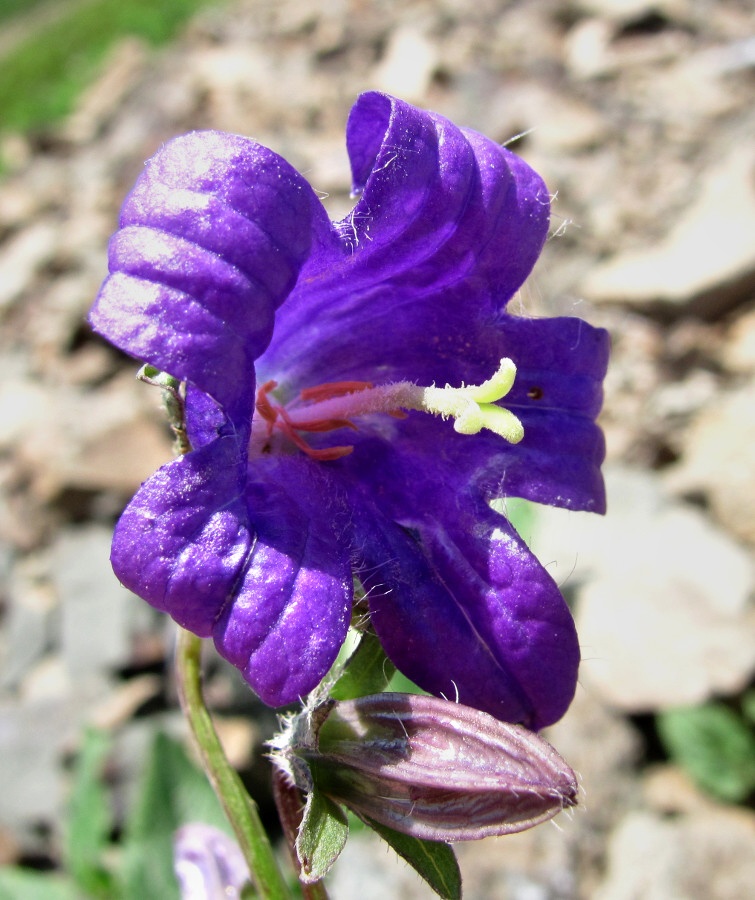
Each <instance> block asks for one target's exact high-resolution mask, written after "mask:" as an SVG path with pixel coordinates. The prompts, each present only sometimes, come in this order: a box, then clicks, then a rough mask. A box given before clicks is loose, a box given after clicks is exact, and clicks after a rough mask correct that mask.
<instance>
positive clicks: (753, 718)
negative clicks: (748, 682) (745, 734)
mask: <svg viewBox="0 0 755 900" xmlns="http://www.w3.org/2000/svg"><path fill="white" fill-rule="evenodd" d="M742 715H743V716H744V717H745V719H746V720H747V721H748V722H749V723H750V724H751V725H755V690H750V691H745V694H744V696H743V697H742Z"/></svg>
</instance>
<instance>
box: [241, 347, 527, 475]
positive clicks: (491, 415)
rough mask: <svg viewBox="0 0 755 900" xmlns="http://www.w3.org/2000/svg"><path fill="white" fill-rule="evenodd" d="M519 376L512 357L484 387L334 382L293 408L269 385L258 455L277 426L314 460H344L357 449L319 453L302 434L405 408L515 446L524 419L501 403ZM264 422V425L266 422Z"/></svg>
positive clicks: (260, 403)
mask: <svg viewBox="0 0 755 900" xmlns="http://www.w3.org/2000/svg"><path fill="white" fill-rule="evenodd" d="M515 377H516V366H515V365H514V363H513V362H512V361H511V360H510V359H502V360H501V362H500V365H499V367H498V370H497V371H496V372H495V374H494V375H493V376H492V377H491V378H488V379H487V381H483V382H482V384H478V385H468V386H467V385H463V384H462V386H461V387H458V388H454V387H451V386H450V385H446V387H444V388H438V387H435V386H433V387H420V386H418V385H416V384H412V383H411V382H408V381H400V382H395V383H393V384H384V385H378V386H377V387H374V386H373V385H372V384H371V383H370V382H366V381H334V382H328V383H326V384H321V385H317V386H315V387H312V388H306V389H305V390H303V391H302V392H301V394H300V402H303V404H304V405H301V406H299V405H295V406H294V408H293V409H286V408H285V407H283V406H279V405H278V404H274V403H273V402H272V401H271V399H270V397H269V394H270V392H271V391H272V390H274V389H275V388H276V387H277V384H276V382H275V381H268V382H265V384H263V385H262V386H261V387H260V389H259V393H258V395H257V404H256V406H257V411H258V412H259V414H260V418H261V419H262V420H263V421H264V423H265V426H264V431H265V432H266V433H265V435H264V436H263V435H262V434H261V433H260V432H261V429H260V428H259V427H258V428H254V423H252V424H253V438H252V443H253V444H255V445H256V448H257V452H265V451H266V450H269V449H270V439H271V438H272V435H273V432H274V430H275V429H276V428H277V429H278V430H279V431H280V432H281V433H282V434H283V435H285V436H286V438H288V440H289V441H291V443H292V444H293V445H294V446H295V447H297V448H298V449H300V450H301V451H302V452H304V453H306V454H307V455H308V456H311V457H312V458H313V459H319V460H332V459H339V458H341V457H343V456H346V455H347V454H349V453H351V451H352V450H353V447H351V446H349V445H343V446H341V445H339V446H337V447H326V448H323V449H316V448H314V447H310V445H309V444H308V443H307V442H306V441H305V440H304V438H303V437H302V436H301V435H300V434H299V432H300V431H306V432H313V433H324V432H328V431H335V430H337V429H339V428H353V429H355V430H356V429H357V426H356V425H355V424H354V422H352V421H351V420H352V418H353V417H356V416H364V415H370V414H374V413H387V414H388V415H391V416H394V417H396V418H404V417H405V416H406V413H405V412H404V410H419V411H421V412H429V413H432V414H434V415H439V416H442V417H443V418H444V419H447V418H448V417H449V416H450V417H451V418H453V419H454V430H455V431H456V432H457V433H459V434H477V433H478V432H479V431H481V430H482V429H483V428H487V429H488V430H490V431H492V432H494V433H495V434H497V435H499V436H500V437H502V438H504V439H505V440H507V441H509V442H510V443H512V444H517V443H519V441H521V440H522V438H523V437H524V428H523V426H522V423H521V422H520V421H519V419H518V418H517V417H516V416H515V415H514V413H512V412H511V410H509V409H506V408H505V407H502V406H498V405H497V401H498V400H501V399H502V398H503V397H505V396H506V395H507V394H508V393H509V391H510V390H511V387H512V385H513V384H514V378H515ZM260 424H262V423H260Z"/></svg>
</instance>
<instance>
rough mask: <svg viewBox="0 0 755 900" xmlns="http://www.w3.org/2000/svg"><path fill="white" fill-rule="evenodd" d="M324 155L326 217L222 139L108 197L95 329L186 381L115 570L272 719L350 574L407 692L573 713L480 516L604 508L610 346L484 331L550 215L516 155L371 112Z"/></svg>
mask: <svg viewBox="0 0 755 900" xmlns="http://www.w3.org/2000/svg"><path fill="white" fill-rule="evenodd" d="M347 146H348V150H349V154H350V158H351V167H352V177H353V186H354V193H355V195H356V196H357V198H358V199H357V200H356V204H355V206H354V208H353V210H352V211H351V212H350V213H349V215H348V216H347V217H346V218H345V219H343V220H342V221H339V222H335V223H333V222H331V221H330V220H329V219H328V216H327V214H326V212H325V210H324V208H323V205H322V203H321V201H320V199H319V198H318V196H317V194H316V192H315V191H314V190H313V189H312V188H311V187H310V185H309V184H308V183H307V182H306V181H305V179H304V178H303V177H302V176H301V175H300V174H299V173H298V172H296V171H295V170H294V169H293V168H292V167H291V166H290V165H288V164H287V163H286V162H285V161H284V160H283V159H281V157H280V156H278V155H277V154H275V153H273V152H272V151H271V150H268V149H267V148H265V147H262V146H260V145H259V144H257V143H255V142H254V141H252V140H250V139H247V138H244V137H239V136H236V135H231V134H223V133H218V132H198V133H193V134H188V135H185V136H183V137H179V138H176V139H175V140H173V141H171V142H169V143H168V144H166V145H165V146H164V147H162V149H161V150H160V151H159V152H158V153H157V154H156V156H155V157H154V158H153V159H151V160H150V161H149V162H148V163H147V166H146V168H145V170H144V172H143V173H142V175H141V176H140V178H139V179H138V181H137V183H136V186H135V187H134V189H133V190H132V192H131V194H130V195H129V197H128V198H127V200H126V201H125V204H124V207H123V211H122V215H121V222H120V230H119V231H118V232H117V233H116V234H115V235H114V237H113V238H112V241H111V244H110V271H111V274H110V276H109V278H108V279H107V280H106V281H105V283H104V285H103V287H102V289H101V291H100V293H99V296H98V298H97V301H96V303H95V306H94V308H93V310H92V313H91V322H92V325H93V327H94V329H95V330H96V331H98V332H100V333H101V334H103V335H104V336H106V337H107V338H108V339H109V340H110V341H112V342H113V343H114V344H116V345H117V346H118V347H120V348H121V349H122V350H124V351H125V352H127V353H129V354H131V355H132V356H134V357H137V358H138V359H141V360H143V361H145V362H147V363H149V364H150V365H152V366H154V367H156V368H158V369H160V370H163V371H165V372H168V373H170V375H172V376H174V377H175V378H177V379H180V380H181V381H183V382H185V383H186V385H187V387H186V425H187V430H188V437H189V440H190V443H191V446H192V448H193V449H192V450H191V452H189V453H187V454H186V455H184V456H182V457H181V458H179V459H176V460H174V461H172V462H169V463H168V464H166V465H165V466H163V467H162V468H161V469H160V470H159V471H158V472H156V473H155V475H154V476H153V477H152V478H150V479H149V480H148V481H147V482H146V483H145V484H144V485H143V486H142V488H141V489H140V491H139V492H138V493H137V494H136V496H135V497H134V499H133V500H132V502H131V504H130V505H129V506H128V507H127V509H126V511H125V512H124V514H123V516H122V518H121V519H120V522H119V524H118V526H117V529H116V533H115V537H114V543H113V553H112V561H113V565H114V568H115V571H116V573H117V575H118V577H119V578H120V579H121V581H122V582H123V583H124V584H125V585H126V586H127V587H129V588H131V590H133V591H135V592H136V593H137V594H139V595H140V596H142V597H143V598H144V599H146V600H147V601H148V602H150V603H151V604H152V605H153V606H155V607H157V608H158V609H161V610H165V611H166V612H168V613H170V614H171V615H172V616H173V618H174V619H175V620H176V621H177V622H178V623H179V624H181V625H182V626H184V627H185V628H188V629H190V630H191V631H193V632H195V633H196V634H199V635H201V636H204V637H210V636H211V637H212V638H213V639H214V641H215V644H216V646H217V647H218V650H219V651H220V653H221V654H222V655H223V656H225V657H226V658H227V659H228V660H230V662H231V663H233V664H234V665H235V666H237V667H238V668H239V669H240V670H241V672H242V673H243V675H244V677H245V678H246V679H247V680H248V682H249V683H250V684H251V685H252V687H253V688H254V689H255V690H256V691H257V693H258V694H259V695H260V697H261V698H262V699H263V700H265V701H266V702H267V703H268V704H270V705H273V706H277V705H283V704H287V703H289V702H291V701H294V700H296V699H297V698H298V697H300V696H303V695H304V694H306V693H307V692H308V691H310V690H311V689H312V688H313V687H314V686H315V685H316V684H317V683H318V681H319V680H320V679H321V678H322V676H323V675H324V674H325V673H326V672H327V670H328V668H329V667H330V666H331V664H332V663H333V661H334V659H335V657H336V654H337V653H338V650H339V647H340V646H341V644H342V642H343V639H344V635H345V634H346V630H347V627H348V624H349V619H350V614H351V606H352V599H353V590H354V578H355V577H356V578H357V579H358V581H359V582H360V583H361V585H362V586H363V588H364V590H365V591H366V594H367V600H368V603H369V609H370V616H371V619H372V622H373V624H374V627H375V629H376V631H377V633H378V635H379V637H380V639H381V641H382V643H383V646H384V647H385V650H386V652H387V653H388V655H389V656H390V658H391V659H392V660H393V662H394V663H395V664H396V665H397V666H398V667H399V669H401V670H402V671H403V672H404V673H405V674H406V675H407V676H408V677H409V678H411V679H413V680H414V681H415V682H416V683H418V684H419V685H420V686H422V687H423V688H425V689H426V690H428V691H430V692H432V693H434V694H438V695H445V696H449V697H458V699H460V700H461V702H463V703H465V704H467V705H470V706H473V707H477V708H479V709H483V710H486V711H488V712H489V713H491V714H492V715H494V716H496V717H498V718H500V719H505V720H508V721H512V722H522V723H525V724H527V725H528V726H530V727H533V728H540V727H541V726H543V725H545V724H547V723H549V722H552V721H554V720H555V719H557V718H559V717H560V716H561V715H562V713H563V712H564V710H565V709H566V707H567V706H568V704H569V702H570V700H571V698H572V695H573V692H574V687H575V683H576V675H577V667H578V663H579V648H578V644H577V639H576V634H575V630H574V626H573V623H572V619H571V616H570V614H569V611H568V609H567V607H566V605H565V603H564V601H563V599H562V597H561V595H560V593H559V591H558V588H557V587H556V585H555V584H554V582H553V580H552V579H551V577H550V576H549V575H548V573H547V572H546V571H545V570H544V569H543V567H542V566H541V565H540V563H539V562H538V561H537V560H536V559H535V557H534V556H533V555H532V554H531V553H530V551H529V550H528V549H527V547H526V545H525V544H524V542H523V541H522V540H521V539H520V537H519V536H518V535H517V534H516V532H515V531H514V530H513V528H512V527H511V525H510V524H509V522H508V521H507V520H506V518H504V517H503V516H502V515H500V514H498V513H497V512H494V511H493V509H491V506H490V501H491V500H493V499H494V498H502V497H508V496H514V497H524V498H527V499H530V500H534V501H538V502H541V503H548V504H554V505H558V506H562V507H567V508H569V509H581V510H593V511H602V509H603V506H604V494H603V483H602V478H601V474H600V464H601V462H602V459H603V455H604V445H603V439H602V435H601V433H600V431H599V429H598V428H597V426H596V424H595V421H594V420H595V416H596V415H597V413H598V410H599V408H600V405H601V397H602V394H601V383H602V379H603V375H604V373H605V368H606V363H607V355H608V340H607V335H606V333H605V332H604V331H602V330H600V329H595V328H592V327H590V326H589V325H587V324H586V323H585V322H583V321H581V320H580V319H576V318H554V319H528V318H522V317H517V316H513V315H510V314H509V313H507V312H506V304H507V302H508V301H509V300H510V299H511V297H512V295H513V294H514V293H515V292H516V291H517V290H518V289H519V287H520V286H521V284H522V282H523V281H524V279H525V278H526V277H527V275H528V274H529V272H530V270H531V268H532V266H533V264H534V263H535V260H536V259H537V257H538V254H539V253H540V250H541V247H542V245H543V242H544V240H545V237H546V233H547V228H548V221H549V206H550V198H549V195H548V192H547V190H546V188H545V186H544V185H543V183H542V181H541V179H540V178H539V177H538V176H537V175H536V174H535V173H534V172H533V171H532V170H531V169H530V168H529V166H527V165H526V164H525V163H524V162H523V161H522V160H521V159H519V158H518V157H517V156H515V155H514V154H513V153H511V152H509V151H508V150H506V149H505V148H502V147H501V146H500V145H498V144H496V143H495V142H493V141H490V140H488V139H486V138H485V137H483V136H482V135H480V134H478V133H476V132H473V131H469V130H466V129H463V128H458V127H456V126H455V125H453V124H452V123H451V122H449V121H448V120H446V119H444V118H442V117H441V116H438V115H435V114H432V113H429V112H425V111H422V110H419V109H416V108H414V107H412V106H409V105H408V104H406V103H403V102H401V101H399V100H396V99H393V98H391V97H388V96H385V95H383V94H378V93H369V94H364V95H363V96H361V97H360V98H359V99H358V100H357V102H356V104H355V106H354V108H353V110H352V112H351V115H350V118H349V122H348V127H347ZM512 360H513V364H512V362H511V361H512ZM446 385H450V386H451V388H450V389H449V390H448V391H445V390H444V386H446ZM452 419H453V421H452Z"/></svg>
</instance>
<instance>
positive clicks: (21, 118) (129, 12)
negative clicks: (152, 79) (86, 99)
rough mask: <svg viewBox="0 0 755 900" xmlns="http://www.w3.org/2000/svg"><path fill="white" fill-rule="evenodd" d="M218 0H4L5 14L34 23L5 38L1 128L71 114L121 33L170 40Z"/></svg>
mask: <svg viewBox="0 0 755 900" xmlns="http://www.w3.org/2000/svg"><path fill="white" fill-rule="evenodd" d="M210 2H212V0H171V2H170V3H159V2H158V3H156V2H154V0H79V2H75V0H68V2H67V3H58V4H56V3H54V2H50V0H48V2H47V3H44V4H42V3H40V0H0V21H3V22H6V23H7V24H8V25H18V24H23V22H24V19H26V21H27V23H28V26H29V27H28V30H26V33H25V36H23V37H20V38H19V40H18V41H17V42H14V44H13V45H12V46H10V47H7V46H6V47H4V48H3V47H2V44H0V51H2V52H0V130H2V131H22V132H26V131H29V130H33V129H35V128H40V127H43V126H46V125H48V124H49V123H51V122H54V121H55V120H57V119H60V118H61V117H62V116H65V115H66V114H67V113H68V112H70V111H71V109H72V108H73V105H74V103H75V101H76V98H77V97H78V95H79V94H80V93H81V91H82V90H83V89H84V88H85V87H86V85H87V84H88V83H89V82H90V81H91V80H92V78H93V77H95V75H96V74H97V71H98V67H99V66H100V64H101V63H102V60H103V58H104V57H105V55H106V53H107V51H108V49H109V48H110V47H111V46H112V45H113V43H114V42H115V41H116V40H117V39H118V38H120V37H123V36H125V35H134V36H136V37H139V38H141V39H142V40H144V41H146V42H147V43H148V44H150V45H153V46H155V45H158V44H161V43H164V42H165V41H167V40H169V39H170V38H171V37H172V36H173V35H174V34H175V33H176V31H177V30H178V29H179V27H180V26H181V25H183V24H184V22H186V21H187V19H189V17H190V16H191V15H192V14H193V13H195V12H196V11H197V10H198V9H200V8H201V7H203V6H207V5H209V4H210ZM48 10H49V15H47V11H48ZM14 16H15V18H14ZM22 17H23V18H22Z"/></svg>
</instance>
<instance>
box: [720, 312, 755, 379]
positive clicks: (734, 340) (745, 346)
mask: <svg viewBox="0 0 755 900" xmlns="http://www.w3.org/2000/svg"><path fill="white" fill-rule="evenodd" d="M722 357H723V364H724V365H725V366H726V368H727V369H729V370H730V371H731V372H741V373H746V374H750V375H755V309H752V310H750V311H749V312H747V313H745V314H744V315H743V316H740V317H739V318H738V319H737V320H736V321H735V322H734V324H733V325H732V327H731V328H730V329H729V333H728V335H727V340H726V342H725V344H724V346H723V352H722Z"/></svg>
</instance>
